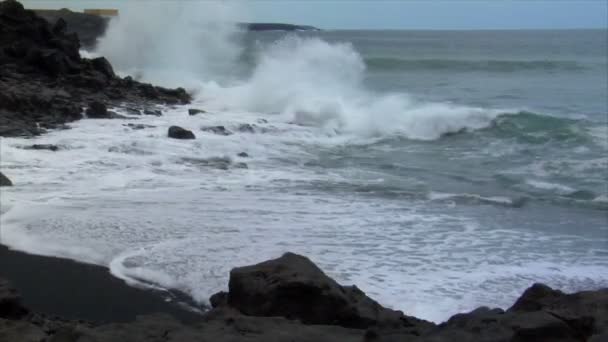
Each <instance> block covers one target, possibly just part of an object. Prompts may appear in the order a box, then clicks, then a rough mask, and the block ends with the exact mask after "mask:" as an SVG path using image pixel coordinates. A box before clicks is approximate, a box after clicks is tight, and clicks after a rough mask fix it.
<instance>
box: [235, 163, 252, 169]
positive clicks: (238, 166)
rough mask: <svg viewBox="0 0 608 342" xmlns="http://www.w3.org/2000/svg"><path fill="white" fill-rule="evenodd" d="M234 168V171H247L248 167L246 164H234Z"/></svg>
mask: <svg viewBox="0 0 608 342" xmlns="http://www.w3.org/2000/svg"><path fill="white" fill-rule="evenodd" d="M234 168H235V169H248V168H249V166H248V165H247V164H246V163H235V164H234Z"/></svg>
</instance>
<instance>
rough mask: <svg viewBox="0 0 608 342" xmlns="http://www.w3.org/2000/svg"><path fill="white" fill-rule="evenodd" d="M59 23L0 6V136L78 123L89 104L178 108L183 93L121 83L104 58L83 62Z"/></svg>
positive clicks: (12, 5) (10, 4)
mask: <svg viewBox="0 0 608 342" xmlns="http://www.w3.org/2000/svg"><path fill="white" fill-rule="evenodd" d="M67 27H68V26H67V24H66V22H65V21H64V20H61V19H59V20H57V22H56V23H55V24H54V26H51V25H50V24H49V23H48V22H47V21H46V20H44V19H43V18H41V17H39V16H37V15H36V14H35V13H34V12H33V11H29V10H25V9H24V8H23V6H22V5H21V4H20V3H19V2H17V1H15V0H6V1H2V2H0V136H31V135H37V134H40V133H42V132H44V130H45V129H48V128H61V127H62V126H63V125H64V124H65V123H68V122H71V121H74V120H78V119H80V118H82V114H83V110H84V109H85V108H86V107H88V104H89V103H91V102H99V103H102V104H104V105H106V106H108V105H113V106H120V105H122V104H123V103H169V104H183V103H188V102H189V101H190V96H189V95H188V94H187V93H186V91H185V90H184V89H182V88H178V89H165V88H161V87H155V86H153V85H151V84H145V83H139V82H136V81H134V80H132V79H131V78H130V77H126V78H120V77H117V76H116V75H115V74H114V71H113V69H112V66H111V65H110V63H109V62H108V61H107V60H106V59H105V58H103V57H100V58H95V59H86V58H82V57H81V56H80V54H79V48H80V42H79V40H78V36H77V35H76V34H70V33H68V28H67Z"/></svg>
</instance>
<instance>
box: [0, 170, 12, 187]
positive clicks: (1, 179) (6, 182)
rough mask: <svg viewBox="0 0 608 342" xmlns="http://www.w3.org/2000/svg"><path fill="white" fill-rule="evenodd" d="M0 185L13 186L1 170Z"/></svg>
mask: <svg viewBox="0 0 608 342" xmlns="http://www.w3.org/2000/svg"><path fill="white" fill-rule="evenodd" d="M0 186H13V182H11V180H10V179H8V177H6V176H5V175H4V174H3V173H2V172H0Z"/></svg>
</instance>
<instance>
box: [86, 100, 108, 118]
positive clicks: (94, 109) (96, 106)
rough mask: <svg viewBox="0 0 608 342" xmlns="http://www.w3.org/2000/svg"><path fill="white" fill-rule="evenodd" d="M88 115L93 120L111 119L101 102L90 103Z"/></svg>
mask: <svg viewBox="0 0 608 342" xmlns="http://www.w3.org/2000/svg"><path fill="white" fill-rule="evenodd" d="M86 114H87V117H89V118H91V119H109V118H110V116H111V115H110V114H109V113H108V108H107V107H106V105H105V104H103V103H101V102H99V101H93V102H90V103H89V108H87V110H86Z"/></svg>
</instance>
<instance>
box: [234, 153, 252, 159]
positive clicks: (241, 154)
mask: <svg viewBox="0 0 608 342" xmlns="http://www.w3.org/2000/svg"><path fill="white" fill-rule="evenodd" d="M237 156H239V157H241V158H249V154H247V152H241V153H239V154H237Z"/></svg>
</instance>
